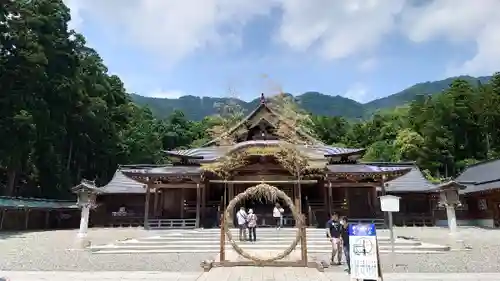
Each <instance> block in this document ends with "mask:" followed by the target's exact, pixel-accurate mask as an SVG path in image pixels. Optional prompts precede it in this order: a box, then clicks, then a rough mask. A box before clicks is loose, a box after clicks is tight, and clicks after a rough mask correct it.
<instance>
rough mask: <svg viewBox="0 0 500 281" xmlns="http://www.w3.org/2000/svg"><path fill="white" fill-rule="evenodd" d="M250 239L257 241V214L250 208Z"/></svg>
mask: <svg viewBox="0 0 500 281" xmlns="http://www.w3.org/2000/svg"><path fill="white" fill-rule="evenodd" d="M247 221H248V224H247V226H248V239H249V240H250V242H255V241H257V230H256V229H257V215H256V214H254V213H253V210H252V209H250V210H248V218H247Z"/></svg>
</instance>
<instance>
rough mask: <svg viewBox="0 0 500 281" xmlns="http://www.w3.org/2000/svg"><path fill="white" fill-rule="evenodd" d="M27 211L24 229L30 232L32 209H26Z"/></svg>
mask: <svg viewBox="0 0 500 281" xmlns="http://www.w3.org/2000/svg"><path fill="white" fill-rule="evenodd" d="M24 211H25V217H24V229H25V230H28V227H29V222H30V209H26V210H24Z"/></svg>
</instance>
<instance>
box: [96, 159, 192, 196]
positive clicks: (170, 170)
mask: <svg viewBox="0 0 500 281" xmlns="http://www.w3.org/2000/svg"><path fill="white" fill-rule="evenodd" d="M123 167H126V168H123ZM200 173H201V167H198V166H156V165H151V166H147V165H127V166H122V168H119V169H118V170H116V172H115V175H114V176H113V178H112V179H111V181H110V182H109V183H108V184H106V185H105V186H103V187H100V188H99V189H100V190H101V192H102V193H106V194H121V193H127V194H141V193H145V192H146V188H145V187H146V184H144V183H141V182H138V181H136V180H133V179H131V178H130V177H128V176H127V174H128V175H138V174H139V175H144V176H148V175H156V176H169V175H198V174H200Z"/></svg>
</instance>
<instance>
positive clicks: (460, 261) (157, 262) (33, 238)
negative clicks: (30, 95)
mask: <svg viewBox="0 0 500 281" xmlns="http://www.w3.org/2000/svg"><path fill="white" fill-rule="evenodd" d="M161 233H163V234H165V233H166V231H162V232H161ZM459 233H460V235H459V237H460V239H461V240H463V243H464V244H465V245H467V246H469V247H471V248H472V249H471V250H454V251H451V252H447V253H443V254H441V253H439V254H411V255H410V254H397V255H396V260H397V263H398V264H401V265H405V266H398V267H397V268H396V272H412V273H417V272H419V273H420V272H500V229H499V230H486V229H480V228H460V229H459ZM158 234H160V232H154V231H144V230H142V229H136V228H122V229H116V228H115V229H91V230H90V231H89V238H90V239H91V241H92V244H94V245H95V244H106V243H112V242H114V241H116V240H123V239H126V238H139V237H145V236H154V235H158ZM379 235H381V236H388V232H387V231H385V230H382V231H379ZM395 235H397V236H406V237H416V238H418V239H420V240H422V241H423V242H427V243H435V244H441V245H445V244H446V245H450V244H453V245H455V244H454V243H450V241H451V239H450V235H448V231H447V230H446V229H442V228H396V229H395ZM75 236H76V230H57V231H45V232H24V233H0V249H1V250H0V270H47V271H50V270H69V271H114V270H119V271H122V270H127V271H137V270H140V271H190V272H193V271H201V267H200V262H201V261H202V260H206V259H212V258H213V254H150V255H147V254H117V255H95V254H94V255H92V254H91V253H90V252H87V251H79V250H68V249H71V248H74V241H75ZM326 258H327V257H325V258H323V259H326ZM381 259H382V263H383V267H384V269H385V270H384V271H387V272H391V271H392V269H391V268H390V261H391V260H390V256H389V255H388V254H382V255H381ZM328 270H329V271H340V270H342V268H339V267H336V268H331V269H328Z"/></svg>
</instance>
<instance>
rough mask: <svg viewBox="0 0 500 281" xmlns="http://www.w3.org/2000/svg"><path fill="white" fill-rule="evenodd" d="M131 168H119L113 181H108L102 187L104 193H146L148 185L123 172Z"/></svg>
mask: <svg viewBox="0 0 500 281" xmlns="http://www.w3.org/2000/svg"><path fill="white" fill-rule="evenodd" d="M126 170H129V168H126V169H121V168H118V170H116V172H115V174H114V176H113V178H112V179H111V181H109V182H108V184H106V185H105V186H103V187H101V190H102V193H106V194H121V193H126V194H137V193H139V194H140V193H145V192H146V191H145V187H146V185H145V184H143V183H140V182H138V181H136V180H133V179H131V178H129V177H127V176H126V175H125V174H123V172H122V171H126Z"/></svg>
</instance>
